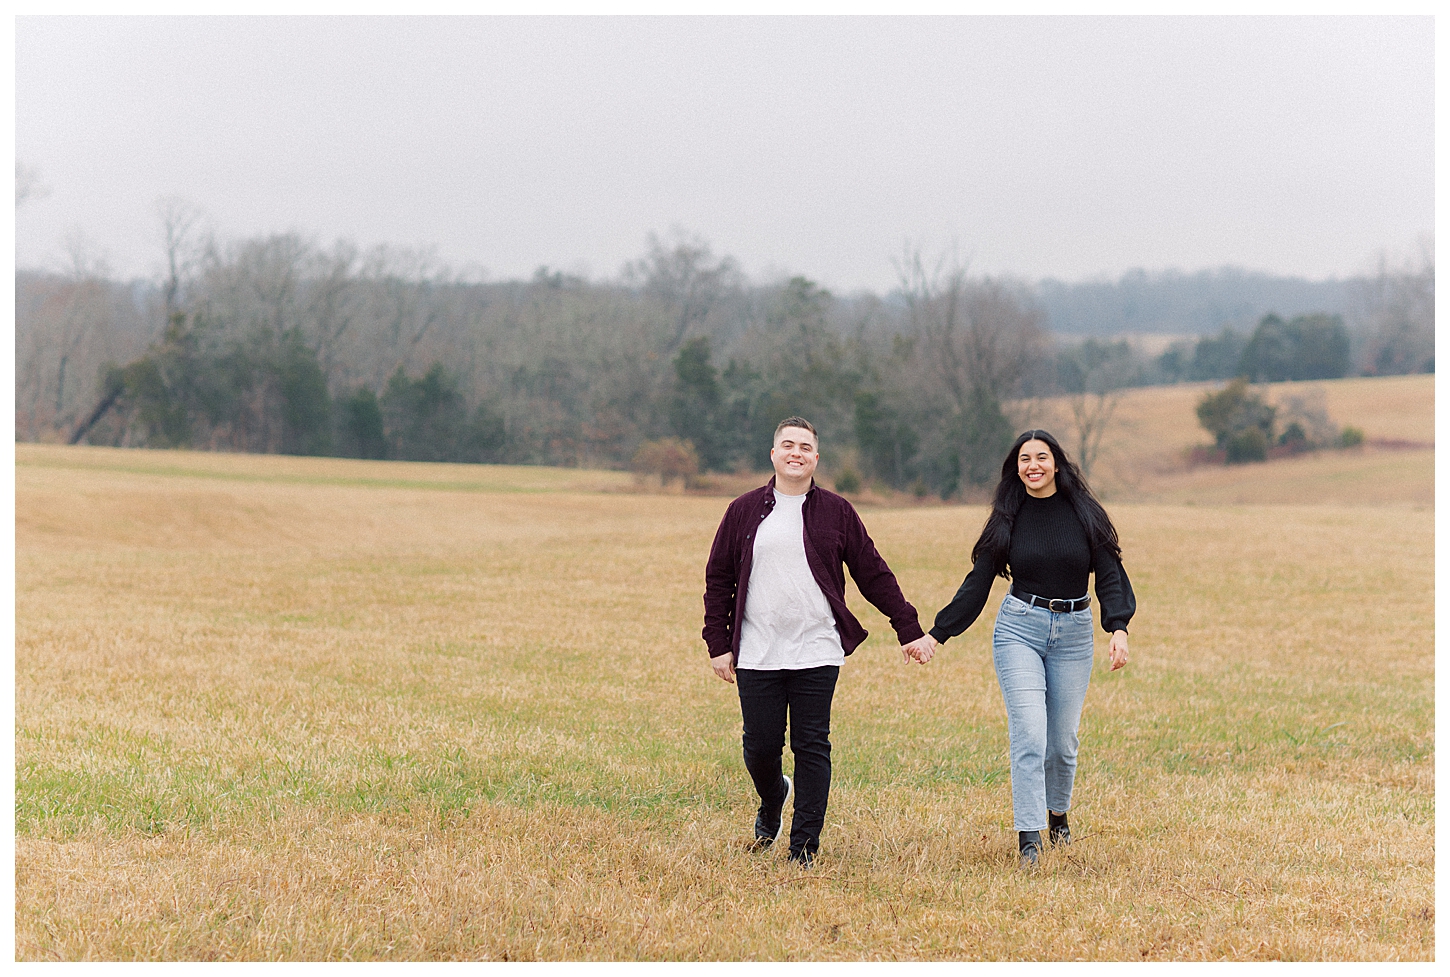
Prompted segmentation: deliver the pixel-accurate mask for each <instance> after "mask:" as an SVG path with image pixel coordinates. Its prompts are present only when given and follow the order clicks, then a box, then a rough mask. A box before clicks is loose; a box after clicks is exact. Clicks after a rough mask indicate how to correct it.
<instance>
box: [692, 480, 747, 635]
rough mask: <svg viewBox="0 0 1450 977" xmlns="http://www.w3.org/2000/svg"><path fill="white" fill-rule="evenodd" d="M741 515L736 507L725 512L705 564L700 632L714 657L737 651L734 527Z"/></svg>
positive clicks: (736, 546) (736, 554) (737, 556)
mask: <svg viewBox="0 0 1450 977" xmlns="http://www.w3.org/2000/svg"><path fill="white" fill-rule="evenodd" d="M736 516H737V513H736V511H735V508H734V506H733V505H732V506H731V508H729V509H726V510H725V516H724V518H722V519H721V520H720V528H719V529H717V530H716V531H715V542H714V543H713V544H712V545H711V546H710V558H709V560H707V561H706V563H705V627H704V629H703V630H702V631H701V632H700V634H701V636H702V637H703V638H704V639H705V647H706V649H707V650H708V651H709V652H710V657H711V658H718V657H719V656H720V655H728V654H730V653H731V652H733V651H734V650H735V646H734V634H733V631H732V628H733V625H734V619H735V590H736V580H735V574H736V569H735V568H736V566H737V564H738V563H739V551H738V545H737V543H736V540H735V537H736V535H737V532H736V530H735V527H734V525H733V523H734V521H735V517H736Z"/></svg>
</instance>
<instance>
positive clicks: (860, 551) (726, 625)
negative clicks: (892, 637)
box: [701, 476, 922, 660]
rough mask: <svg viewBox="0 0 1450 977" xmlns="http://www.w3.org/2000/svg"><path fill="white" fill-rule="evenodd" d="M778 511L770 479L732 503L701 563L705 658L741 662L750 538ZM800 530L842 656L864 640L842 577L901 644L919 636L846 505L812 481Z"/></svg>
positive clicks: (906, 605) (910, 611)
mask: <svg viewBox="0 0 1450 977" xmlns="http://www.w3.org/2000/svg"><path fill="white" fill-rule="evenodd" d="M774 509H775V477H774V476H772V477H771V479H770V482H769V484H766V485H763V486H761V487H760V488H758V489H755V490H754V491H751V492H746V493H745V494H744V495H742V496H740V498H738V499H736V500H735V501H734V502H732V503H730V507H729V508H728V509H726V510H725V518H723V519H721V520H720V528H719V529H718V530H717V531H716V532H715V543H714V545H713V546H711V547H710V559H709V560H708V561H707V562H706V564H705V629H704V630H703V631H702V632H701V634H702V635H703V636H704V638H705V645H706V647H708V648H709V651H710V657H711V658H718V657H719V656H721V655H724V654H732V655H734V656H735V658H736V660H738V659H739V657H740V622H741V621H742V620H744V618H745V594H746V590H747V589H748V587H749V584H750V562H751V558H752V556H753V554H754V552H755V531H756V529H757V528H758V527H759V526H760V523H761V520H763V519H764V518H765V517H766V516H768V515H770V513H771V512H772V511H774ZM801 519H802V521H803V522H804V523H805V544H806V563H807V564H808V565H809V566H810V568H811V576H812V577H814V578H815V581H816V585H817V586H818V587H820V588H821V593H822V594H824V595H825V597H826V603H828V604H830V605H831V613H832V614H833V615H834V616H835V618H836V631H837V632H838V633H839V634H840V635H841V647H842V648H843V649H844V650H845V652H846V654H848V655H849V654H850V653H851V652H853V651H855V650H856V648H857V646H858V645H860V644H861V642H863V641H865V640H866V629H865V628H863V627H862V626H861V622H860V621H858V620H856V616H855V615H854V614H852V613H851V610H850V608H848V607H847V606H846V575H845V574H844V573H843V572H842V569H841V567H842V564H844V565H845V566H846V567H849V568H850V570H851V579H852V580H854V581H856V586H857V587H858V588H860V590H861V595H862V596H863V597H865V598H866V599H867V600H869V601H870V602H871V603H872V604H874V605H875V606H876V608H877V609H878V610H879V611H881V613H882V614H885V615H886V616H887V617H888V618H890V619H891V627H892V628H894V629H895V631H896V637H897V638H898V639H899V640H900V641H901V643H902V644H907V643H908V642H911V641H915V640H916V639H917V638H920V637H921V635H922V630H921V625H920V624H919V623H918V622H917V618H916V608H914V607H912V606H911V605H910V604H909V603H907V600H906V598H905V597H904V596H902V593H901V587H900V586H898V585H897V583H896V575H895V574H893V573H892V572H891V568H890V567H888V566H887V565H886V561H885V560H883V559H882V558H881V554H880V553H878V552H876V544H875V543H873V542H871V537H870V535H869V534H868V533H867V532H866V527H865V525H864V524H862V522H861V517H860V516H858V515H857V514H856V510H855V509H854V508H853V507H852V506H851V503H849V502H847V501H846V500H845V499H843V498H841V497H840V496H839V495H837V494H836V493H834V492H828V491H826V490H825V489H823V488H821V487H820V486H818V485H816V484H815V483H814V482H812V483H811V488H810V491H808V492H807V493H806V501H805V505H804V506H803V507H802V508H801Z"/></svg>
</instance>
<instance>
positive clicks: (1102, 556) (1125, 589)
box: [1093, 546, 1138, 647]
mask: <svg viewBox="0 0 1450 977" xmlns="http://www.w3.org/2000/svg"><path fill="white" fill-rule="evenodd" d="M1093 589H1094V590H1095V591H1097V595H1098V613H1099V615H1100V616H1101V619H1102V623H1103V630H1104V631H1106V632H1108V634H1113V633H1115V632H1117V631H1122V632H1123V633H1124V634H1125V635H1126V633H1127V630H1128V622H1129V621H1131V620H1132V619H1133V613H1134V612H1135V611H1136V610H1137V609H1138V606H1137V599H1136V598H1135V597H1134V596H1133V587H1132V584H1130V583H1128V571H1126V570H1124V569H1123V562H1122V561H1121V560H1119V559H1118V558H1117V557H1116V556H1114V555H1113V551H1112V550H1110V549H1108V548H1107V547H1106V546H1099V547H1098V548H1097V550H1096V551H1095V552H1094V553H1093ZM1124 647H1126V639H1125V641H1124Z"/></svg>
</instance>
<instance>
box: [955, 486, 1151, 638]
mask: <svg viewBox="0 0 1450 977" xmlns="http://www.w3.org/2000/svg"><path fill="white" fill-rule="evenodd" d="M1007 568H1008V570H1009V571H1010V572H1011V574H1012V582H1013V584H1014V585H1015V586H1016V587H1017V589H1018V590H1022V591H1026V592H1027V593H1029V594H1036V595H1037V596H1038V597H1047V598H1053V597H1060V598H1064V599H1068V600H1072V599H1075V598H1078V597H1081V596H1083V595H1084V594H1086V593H1087V587H1088V573H1089V572H1091V573H1092V574H1093V578H1094V579H1093V584H1094V586H1093V589H1094V590H1096V591H1097V595H1098V607H1099V610H1100V613H1101V620H1102V623H1103V630H1104V631H1108V632H1112V631H1126V630H1127V629H1128V621H1129V620H1130V619H1131V618H1132V616H1133V611H1132V608H1131V607H1130V606H1129V604H1128V601H1127V599H1126V597H1125V596H1124V593H1123V584H1122V580H1121V579H1120V578H1119V576H1118V561H1117V560H1116V558H1114V556H1113V554H1112V552H1111V551H1110V550H1108V549H1107V548H1103V549H1099V550H1098V551H1096V553H1095V552H1094V551H1093V548H1092V547H1091V546H1090V545H1089V544H1088V537H1087V530H1085V529H1084V528H1083V526H1082V523H1080V522H1079V521H1078V518H1077V513H1076V512H1074V511H1073V509H1072V503H1071V502H1069V501H1068V500H1067V496H1065V495H1063V493H1061V492H1055V493H1053V494H1052V495H1049V496H1048V497H1047V498H1045V499H1039V498H1035V497H1034V496H1031V495H1029V496H1027V498H1026V499H1024V500H1023V502H1022V508H1021V510H1020V511H1019V512H1018V513H1017V520H1016V522H1014V523H1013V525H1012V544H1011V546H1010V548H1009V549H1008V550H1007ZM994 576H995V574H994V573H993V572H992V558H991V557H990V556H988V555H987V554H985V553H984V554H982V556H980V557H979V558H978V559H977V562H976V565H974V566H973V567H972V571H971V573H968V574H967V578H966V579H965V580H963V581H962V585H961V587H959V588H958V589H957V595H956V596H955V597H953V598H952V600H951V603H950V604H948V605H947V606H946V607H943V608H942V609H941V612H940V613H939V614H937V616H936V623H935V624H934V626H933V627H932V629H931V636H932V637H933V638H935V639H936V640H938V641H946V640H947V639H948V638H954V637H956V636H957V635H959V634H961V633H962V632H963V631H965V630H966V629H967V628H969V627H971V625H972V622H973V621H975V620H976V619H977V616H978V615H980V614H981V613H982V608H983V607H985V606H986V604H987V597H988V595H990V594H991V592H992V578H993V577H994Z"/></svg>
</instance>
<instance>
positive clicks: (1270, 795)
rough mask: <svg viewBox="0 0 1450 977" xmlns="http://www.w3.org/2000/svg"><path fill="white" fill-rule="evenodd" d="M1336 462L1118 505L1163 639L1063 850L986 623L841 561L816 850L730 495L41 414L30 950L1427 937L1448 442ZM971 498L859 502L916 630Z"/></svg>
mask: <svg viewBox="0 0 1450 977" xmlns="http://www.w3.org/2000/svg"><path fill="white" fill-rule="evenodd" d="M1381 382H1383V383H1386V384H1387V385H1388V384H1389V383H1395V382H1398V381H1381ZM1347 383H1349V384H1355V383H1360V381H1348V382H1347ZM1424 389H1425V392H1426V402H1425V404H1424V409H1425V410H1427V411H1428V409H1429V405H1428V390H1429V388H1424ZM1165 394H1172V395H1173V396H1175V397H1176V396H1180V394H1181V392H1180V391H1168V392H1165ZM1370 399H1373V398H1370ZM1381 399H1388V398H1381ZM1192 400H1193V399H1192V397H1187V398H1185V404H1186V405H1187V409H1188V410H1189V411H1190V413H1191V407H1192ZM1331 410H1332V412H1334V413H1336V415H1338V414H1339V413H1340V412H1338V411H1336V410H1335V409H1334V407H1333V400H1332V399H1331ZM1344 413H1345V415H1346V416H1336V419H1338V420H1340V422H1341V423H1357V422H1358V423H1361V424H1362V426H1364V427H1365V428H1366V433H1367V434H1369V435H1370V436H1371V437H1375V436H1379V435H1377V432H1374V431H1372V429H1371V428H1370V425H1369V424H1368V423H1367V422H1363V421H1356V420H1355V419H1353V418H1351V417H1350V416H1347V413H1348V412H1347V411H1346V412H1344ZM1125 416H1127V417H1128V418H1129V419H1132V417H1134V416H1139V417H1140V418H1141V416H1152V411H1150V410H1147V409H1146V408H1145V409H1144V410H1143V411H1142V412H1141V414H1140V415H1133V414H1131V412H1129V413H1128V414H1126V415H1125ZM1140 423H1141V420H1140ZM1417 423H1421V428H1422V429H1423V430H1424V431H1426V432H1428V431H1429V430H1430V427H1429V424H1428V421H1427V420H1425V421H1422V422H1417ZM1386 436H1387V435H1386ZM1425 437H1426V439H1427V440H1428V438H1429V437H1430V435H1429V434H1428V433H1426V435H1425ZM1189 438H1190V440H1191V439H1192V435H1191V434H1190V435H1189ZM1415 454H1416V452H1399V453H1393V452H1380V453H1376V452H1374V451H1366V452H1362V453H1360V454H1358V455H1352V456H1351V455H1342V456H1339V455H1337V456H1336V460H1337V462H1339V463H1342V465H1344V466H1347V467H1346V470H1352V469H1353V468H1354V465H1355V464H1359V465H1361V466H1373V465H1377V464H1379V463H1380V458H1381V456H1382V455H1393V456H1394V457H1398V458H1401V459H1405V458H1409V457H1411V456H1413V455H1415ZM1324 457H1325V456H1321V458H1320V459H1319V460H1320V463H1321V464H1322V463H1323V461H1324ZM1306 460H1307V461H1309V462H1313V461H1315V459H1313V458H1310V459H1300V460H1298V461H1294V462H1273V463H1269V464H1268V465H1266V466H1256V467H1258V468H1259V470H1260V475H1261V477H1262V478H1263V479H1264V480H1265V481H1266V482H1267V483H1275V481H1276V480H1279V481H1283V482H1285V483H1288V484H1297V486H1298V489H1299V496H1298V498H1299V499H1301V500H1302V499H1304V498H1306V497H1309V498H1312V499H1313V502H1314V504H1295V505H1289V504H1266V503H1264V502H1259V503H1255V504H1239V503H1236V502H1235V500H1234V498H1232V497H1227V498H1224V497H1220V496H1213V495H1212V493H1213V491H1215V490H1216V489H1215V487H1214V486H1212V485H1210V486H1208V488H1207V489H1206V490H1205V491H1207V492H1208V494H1209V496H1210V497H1208V498H1194V497H1192V496H1183V497H1178V496H1174V495H1173V493H1174V492H1179V491H1180V487H1176V486H1170V488H1171V491H1169V492H1168V493H1167V494H1168V496H1169V497H1168V499H1167V500H1166V501H1164V500H1157V501H1153V500H1143V499H1141V498H1140V499H1138V500H1133V499H1127V498H1125V499H1123V500H1122V501H1119V502H1117V503H1115V504H1113V505H1112V511H1113V514H1114V516H1115V518H1116V520H1117V521H1118V524H1119V527H1120V529H1121V531H1122V533H1123V537H1124V542H1125V549H1126V554H1127V564H1128V567H1129V569H1130V571H1131V572H1132V573H1133V579H1134V584H1135V588H1136V590H1137V592H1138V596H1139V605H1140V609H1139V614H1138V617H1137V619H1136V620H1135V621H1134V624H1133V629H1132V631H1133V636H1132V643H1133V644H1132V648H1133V661H1132V663H1131V664H1130V665H1129V666H1128V668H1127V669H1125V670H1124V671H1122V672H1117V673H1109V672H1107V671H1106V669H1105V666H1104V665H1102V664H1100V665H1099V667H1098V669H1097V670H1096V672H1095V674H1094V676H1093V684H1092V686H1091V688H1090V690H1089V693H1088V702H1087V706H1086V709H1085V711H1084V719H1083V726H1082V740H1083V747H1082V757H1081V765H1080V769H1079V778H1078V784H1077V791H1076V794H1075V796H1074V806H1073V826H1074V834H1075V837H1076V841H1075V843H1074V844H1073V845H1072V846H1071V847H1070V848H1067V849H1063V850H1054V851H1049V852H1048V853H1046V855H1045V856H1044V859H1043V863H1042V865H1041V867H1040V868H1039V869H1038V870H1037V871H1036V872H1033V873H1024V872H1022V871H1019V870H1018V869H1017V868H1016V865H1015V857H1014V854H1015V837H1014V835H1013V833H1012V831H1011V827H1012V824H1011V800H1010V793H1009V785H1008V769H1007V754H1006V726H1005V720H1004V716H1003V709H1002V705H1001V700H1000V696H999V693H998V691H997V686H996V681H995V678H994V676H993V673H992V666H991V661H990V654H989V644H990V623H986V624H985V625H983V624H979V625H978V626H977V627H974V628H973V629H972V630H971V631H969V632H968V633H967V634H966V635H963V636H962V637H961V638H960V639H957V640H954V641H952V642H951V643H949V644H948V645H947V646H945V647H944V648H943V649H942V651H941V652H940V653H939V655H938V657H937V658H936V660H935V661H933V662H932V663H931V664H930V665H927V666H925V667H921V666H914V665H913V666H910V667H908V666H906V665H904V664H902V662H901V660H900V656H899V654H898V652H897V650H896V646H895V642H894V640H892V638H891V636H890V631H889V628H888V627H887V626H886V622H885V621H884V619H883V618H882V617H881V616H880V615H879V614H877V613H876V612H875V611H874V610H873V609H871V608H870V607H869V606H868V605H866V604H865V602H864V601H862V600H861V598H860V597H859V595H857V594H855V593H854V592H852V594H851V602H852V606H853V607H855V608H856V609H857V610H858V612H859V613H860V614H861V616H862V619H863V622H864V623H866V625H867V626H868V627H869V628H870V629H871V631H872V637H871V638H870V640H869V641H868V642H867V643H866V644H865V645H864V646H863V647H862V648H861V649H860V650H859V651H858V652H857V653H856V654H855V655H853V656H852V657H851V658H850V659H849V660H848V662H847V665H846V667H845V669H843V672H842V678H841V684H840V687H839V691H838V694H837V698H836V708H835V714H834V715H835V722H834V724H833V742H834V744H835V780H834V785H833V789H832V792H831V807H830V810H829V812H828V815H827V825H826V831H825V834H824V836H823V839H822V851H821V856H820V858H819V860H818V862H817V865H816V867H815V869H814V870H813V871H810V872H808V873H803V872H801V871H798V870H796V869H794V868H793V867H791V866H789V865H788V864H787V863H786V861H785V859H784V857H783V853H781V852H773V853H766V854H758V853H754V852H752V851H750V850H748V849H747V847H746V841H747V839H748V836H749V834H750V824H751V820H752V818H753V815H754V803H753V794H752V792H751V789H750V785H749V780H748V778H747V776H746V774H745V771H744V768H743V765H742V763H741V760H740V756H739V753H740V744H739V710H738V704H737V702H736V700H735V698H734V692H733V689H732V688H731V687H728V686H726V685H724V684H723V683H721V682H719V681H718V680H716V679H715V678H714V677H713V676H712V675H711V674H710V672H709V669H708V666H707V664H706V657H705V652H704V645H703V642H701V640H700V639H699V629H700V608H701V605H700V591H701V588H702V568H703V564H704V559H705V554H706V552H707V550H708V547H709V543H710V539H711V537H712V535H713V532H714V529H715V526H716V523H717V521H718V519H719V516H720V514H721V512H722V511H723V508H724V505H725V502H726V500H725V499H723V498H710V497H696V496H685V495H670V494H654V495H646V494H634V493H632V492H630V491H628V489H629V487H630V485H631V482H630V478H629V476H627V475H623V474H617V473H608V472H580V471H558V470H546V469H518V468H513V469H510V468H495V467H482V466H477V467H475V466H442V465H408V464H400V463H381V462H356V461H345V460H334V459H301V458H277V457H238V456H225V455H205V454H186V453H174V452H145V451H120V450H111V449H100V448H65V447H55V446H37V445H19V446H17V448H16V499H17V501H16V618H17V622H16V634H17V636H16V670H15V682H16V700H15V702H16V732H15V735H16V739H15V751H16V797H15V802H16V807H15V812H16V813H15V818H16V821H15V825H16V852H15V855H16V877H15V884H16V906H15V932H16V948H17V956H18V957H19V958H20V959H23V960H47V959H63V960H80V959H145V960H151V959H186V960H193V959H294V960H317V959H390V960H397V959H494V960H501V959H509V960H530V959H636V958H640V959H1037V960H1042V959H1077V958H1086V959H1113V960H1143V959H1152V960H1197V959H1224V958H1227V959H1240V960H1244V959H1340V960H1365V959H1375V960H1379V959H1420V960H1428V959H1433V957H1434V872H1433V868H1434V738H1433V728H1434V698H1433V668H1434V661H1433V640H1432V637H1433V627H1434V618H1433V606H1432V604H1433V539H1432V536H1433V533H1432V530H1433V519H1434V514H1433V510H1432V509H1431V508H1430V506H1429V504H1428V501H1424V499H1428V496H1424V495H1423V492H1424V490H1425V488H1426V486H1429V485H1432V484H1433V475H1432V473H1431V472H1430V471H1429V465H1428V462H1426V463H1425V464H1424V465H1422V466H1420V468H1419V469H1415V468H1413V466H1406V467H1407V468H1409V470H1408V471H1407V470H1403V469H1402V470H1400V471H1399V472H1398V473H1397V476H1396V478H1397V480H1398V481H1397V483H1396V484H1395V485H1390V486H1387V487H1385V492H1386V493H1387V494H1386V495H1384V496H1382V497H1375V496H1374V495H1373V494H1372V489H1373V488H1374V486H1375V485H1377V484H1379V485H1383V480H1382V479H1380V478H1379V477H1377V476H1371V477H1368V478H1365V479H1363V480H1361V483H1360V484H1359V487H1358V488H1356V489H1355V490H1354V491H1355V492H1357V493H1359V494H1358V495H1355V496H1353V497H1344V498H1337V497H1335V496H1333V495H1332V494H1328V495H1326V494H1325V493H1322V492H1319V491H1317V488H1318V480H1320V479H1321V478H1322V477H1325V476H1323V475H1322V472H1321V471H1320V470H1319V469H1314V470H1312V471H1309V472H1308V474H1307V476H1304V475H1297V476H1296V475H1292V474H1291V475H1288V476H1285V475H1282V474H1281V472H1282V471H1283V470H1284V469H1283V468H1282V467H1279V468H1276V467H1275V466H1276V465H1277V466H1287V465H1295V464H1299V463H1300V462H1302V461H1306ZM1191 474H1192V473H1187V474H1185V475H1184V477H1185V478H1187V477H1188V476H1190V475H1191ZM1166 477H1167V476H1165V478H1166ZM1235 477H1236V478H1237V477H1240V476H1239V475H1238V474H1237V473H1236V474H1235ZM1306 478H1307V484H1306ZM1152 481H1153V480H1152V479H1147V478H1145V479H1144V486H1140V489H1139V491H1140V492H1142V493H1144V494H1146V492H1147V491H1148V489H1149V488H1151V487H1152ZM1408 482H1417V485H1416V486H1413V487H1412V490H1409V489H1404V486H1403V484H1401V483H1408ZM1182 491H1187V489H1182ZM1275 491H1277V489H1275ZM1417 493H1419V494H1417ZM1123 494H1124V495H1126V494H1127V492H1126V490H1124V491H1123ZM1268 494H1269V495H1270V497H1272V492H1269V493H1268ZM1189 501H1192V502H1195V504H1193V505H1186V504H1183V503H1184V502H1189ZM983 516H984V510H983V508H982V507H980V506H922V507H901V508H889V507H874V508H867V509H863V517H864V518H865V520H866V523H867V525H868V527H869V528H870V530H871V532H872V534H873V535H874V537H875V539H876V541H877V544H878V546H879V548H880V549H881V551H882V552H883V554H884V555H885V556H886V558H887V559H888V560H889V561H890V563H891V564H892V566H893V567H894V568H895V569H896V571H897V573H898V575H899V577H900V579H901V581H902V584H903V587H904V589H905V590H906V593H907V595H908V597H909V598H910V599H912V600H913V602H914V603H915V604H916V605H917V607H918V609H919V610H920V611H921V612H922V614H923V616H924V617H928V618H929V617H930V615H932V614H933V613H934V612H935V611H936V609H937V608H939V607H940V606H941V604H942V603H944V602H945V600H946V599H947V598H948V597H949V596H950V595H951V593H952V592H953V591H954V590H955V588H956V586H957V584H958V583H959V582H960V580H961V576H962V574H963V573H964V572H965V569H966V551H967V549H968V548H969V547H970V543H971V540H972V539H973V538H974V536H975V533H976V531H977V529H978V528H979V526H980V524H981V520H982V518H983ZM999 587H1000V583H999ZM1101 647H1102V643H1101V635H1100V648H1101ZM787 764H789V760H787Z"/></svg>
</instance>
